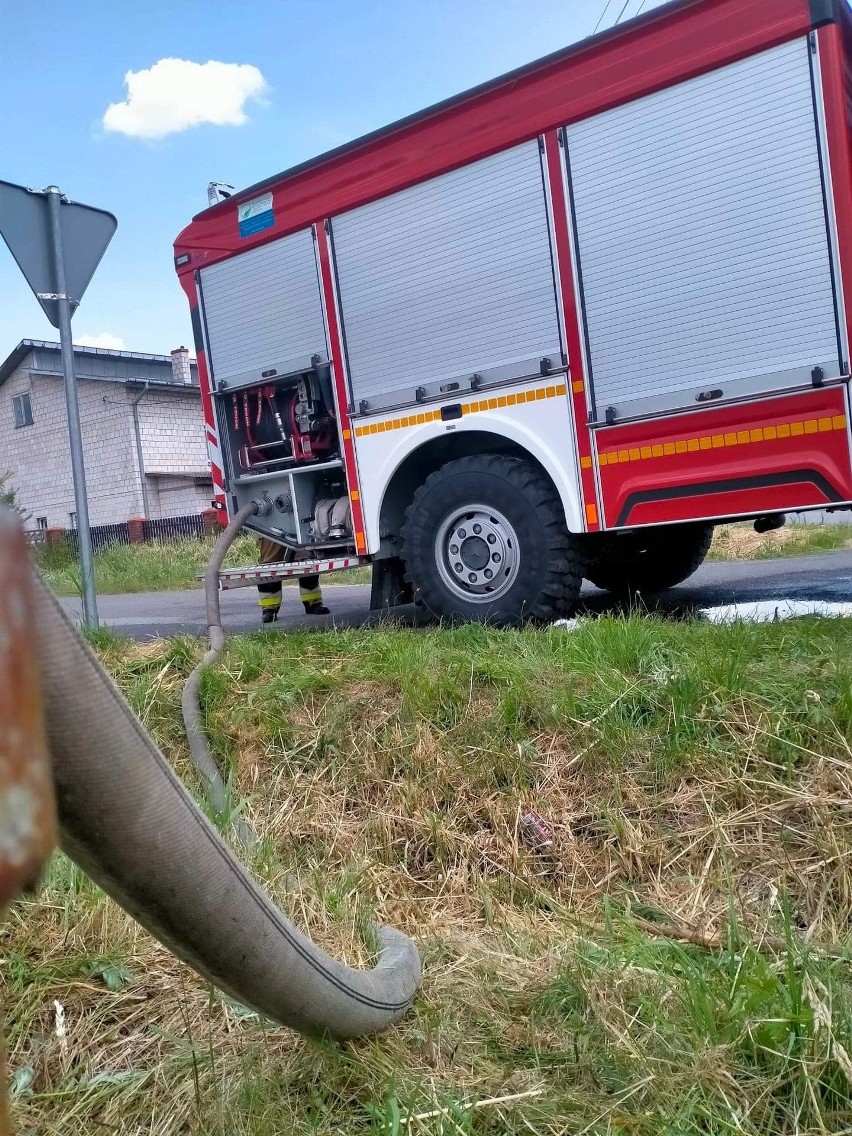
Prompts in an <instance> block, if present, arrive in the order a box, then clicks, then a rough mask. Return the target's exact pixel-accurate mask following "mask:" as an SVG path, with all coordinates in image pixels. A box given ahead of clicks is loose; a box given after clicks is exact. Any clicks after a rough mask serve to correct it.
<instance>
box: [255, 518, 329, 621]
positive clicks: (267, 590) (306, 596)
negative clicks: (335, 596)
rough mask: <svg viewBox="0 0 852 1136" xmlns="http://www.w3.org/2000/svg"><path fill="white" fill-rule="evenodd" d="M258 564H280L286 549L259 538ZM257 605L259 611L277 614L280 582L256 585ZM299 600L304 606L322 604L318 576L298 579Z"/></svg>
mask: <svg viewBox="0 0 852 1136" xmlns="http://www.w3.org/2000/svg"><path fill="white" fill-rule="evenodd" d="M258 548H259V563H261V564H280V563H281V562H282V561H284V560H285V559H286V549H285V548H283V547H282V545H280V544H276V542H275V541H274V540H269V539H268V538H267V537H261V538H260V540H259V541H258ZM257 590H258V593H259V594H258V603H259V604H260V608H261V611H264V612H267V611H272V612H276V613H277V612H278V610H279V608H280V607H281V581H280V580H270V581H269V583H268V584H258V585H257ZM299 599H300V600H301V601H302V603H303V604H305V605H306V606H307V605H308V604H314V603H322V588H321V587H320V581H319V576H300V577H299Z"/></svg>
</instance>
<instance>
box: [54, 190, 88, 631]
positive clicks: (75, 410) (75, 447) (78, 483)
mask: <svg viewBox="0 0 852 1136" xmlns="http://www.w3.org/2000/svg"><path fill="white" fill-rule="evenodd" d="M45 193H46V194H47V203H48V208H49V211H50V235H51V239H52V242H53V257H54V261H53V263H54V268H55V274H56V275H55V279H56V305H57V313H58V317H59V319H58V323H59V345H60V348H61V352H62V373H63V375H64V376H65V403H66V406H67V408H68V440H69V443H70V446H71V475H72V477H73V479H74V505H75V508H76V510H77V547H78V550H79V553H80V572H81V574H82V577H83V622H84V624H85V625H86V626H87V627H97V626H98V601H97V596H96V595H95V569H94V563H93V559H92V530H91V528H90V527H89V502H88V498H87V496H86V468H85V464H84V462H83V435H82V432H81V430H80V404H79V402H78V399H77V376H76V375H75V373H74V347H73V340H72V338H71V304H70V301H69V298H68V293H67V286H66V281H65V251H64V249H63V245H62V228H61V224H60V220H59V213H60V209H61V208H62V200H61V194H60V192H59V190H58V189H57V187H56V186H55V185H50V186H48V187H47V189H46V190H45Z"/></svg>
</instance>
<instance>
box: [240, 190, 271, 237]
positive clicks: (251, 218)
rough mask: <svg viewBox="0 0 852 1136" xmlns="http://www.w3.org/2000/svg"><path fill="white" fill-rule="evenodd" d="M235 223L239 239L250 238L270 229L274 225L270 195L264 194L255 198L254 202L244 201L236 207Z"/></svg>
mask: <svg viewBox="0 0 852 1136" xmlns="http://www.w3.org/2000/svg"><path fill="white" fill-rule="evenodd" d="M237 221H238V223H239V226H240V236H241V237H251V236H254V234H255V233H262V232H263V230H264V229H271V228H272V226H273V225H274V224H275V215H274V213H273V212H272V194H271V193H264V195H263V197H256V198H255V199H254V201H244V202H243V203H242V204H240V205H238V206H237Z"/></svg>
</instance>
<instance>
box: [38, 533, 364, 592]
mask: <svg viewBox="0 0 852 1136" xmlns="http://www.w3.org/2000/svg"><path fill="white" fill-rule="evenodd" d="M212 549H213V538H208V539H204V540H194V539H190V540H182V541H175V542H174V543H168V544H166V543H164V544H111V545H107V546H106V547H105V548H102V549H99V550H98V551H97V552H96V553H95V586H96V588H97V590H98V591H99V592H100V593H102V594H110V593H120V592H122V593H123V592H164V591H175V590H181V589H185V588H197V587H200V584H199V582H198V579H197V577H198V574H199V573H200V572H203V571H204V569H205V568H206V566H207V561H208V560H209V558H210V553H211V551H212ZM34 556H35V559H36V563H37V564H38V566H39V568H41V570H42V572H43V573H44V575H45V577H46V578H47V581H48V583H49V584H50V586H51V587H52V588H53V590H54V592H55V593H56V594H57V595H59V596H74V595H79V594H80V592H81V590H82V586H81V577H80V568H79V564H78V563H77V559H76V557H75V556H74V554H73V552H72V550H71V549H70V548H69V547H67V546H65V547H61V548H58V549H50V548H47V547H45V546H36V548H35V549H34ZM256 563H257V541H256V539H255V538H254V537H251V536H249V535H248V534H247V533H246V534H243V535H241V536H239V537H238V538H237V540H236V541H235V543H234V545H233V547H232V548H231V551H230V552H229V554H228V558H227V560H226V561H225V565H226V567H234V568H236V567H239V566H241V565H242V566H245V565H249V564H256ZM328 580H329V582H330V583H369V580H370V569H368V568H356V569H354V570H352V571H349V572H333V573H330V574H329V576H328Z"/></svg>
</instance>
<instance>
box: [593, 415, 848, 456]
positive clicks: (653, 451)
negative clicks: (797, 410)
mask: <svg viewBox="0 0 852 1136" xmlns="http://www.w3.org/2000/svg"><path fill="white" fill-rule="evenodd" d="M845 429H846V415H845V414H834V415H830V416H829V415H826V416H825V417H822V418H797V419H793V420H792V421H790V422H776V423H772V424H771V425H766V426H752V427H749V428H748V429H742V430H726V431H724V432H721V433H717V434H699V435H693V436H691V437H688V438H677V439H675V440H673V441H667V442H654V443H646V444H645V445H640V446H630V447H627V448H619V449H617V450H604V451H603V452H602V453H600V454H598V465H600V466H601V467H603V466H609V465H621V464H623V463H625V462H636V461H648V460H649V459H654V458H670V457H678V456H680V455H682V454H694V453H697V452H700V451H701V450H722V449H728V448H730V447H732V446H753V445H759V444H760V443H761V442H775V441H778V439H785V438H799V437H802V436H803V435H805V434H826V433H829V432H830V431H832V430H845Z"/></svg>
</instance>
